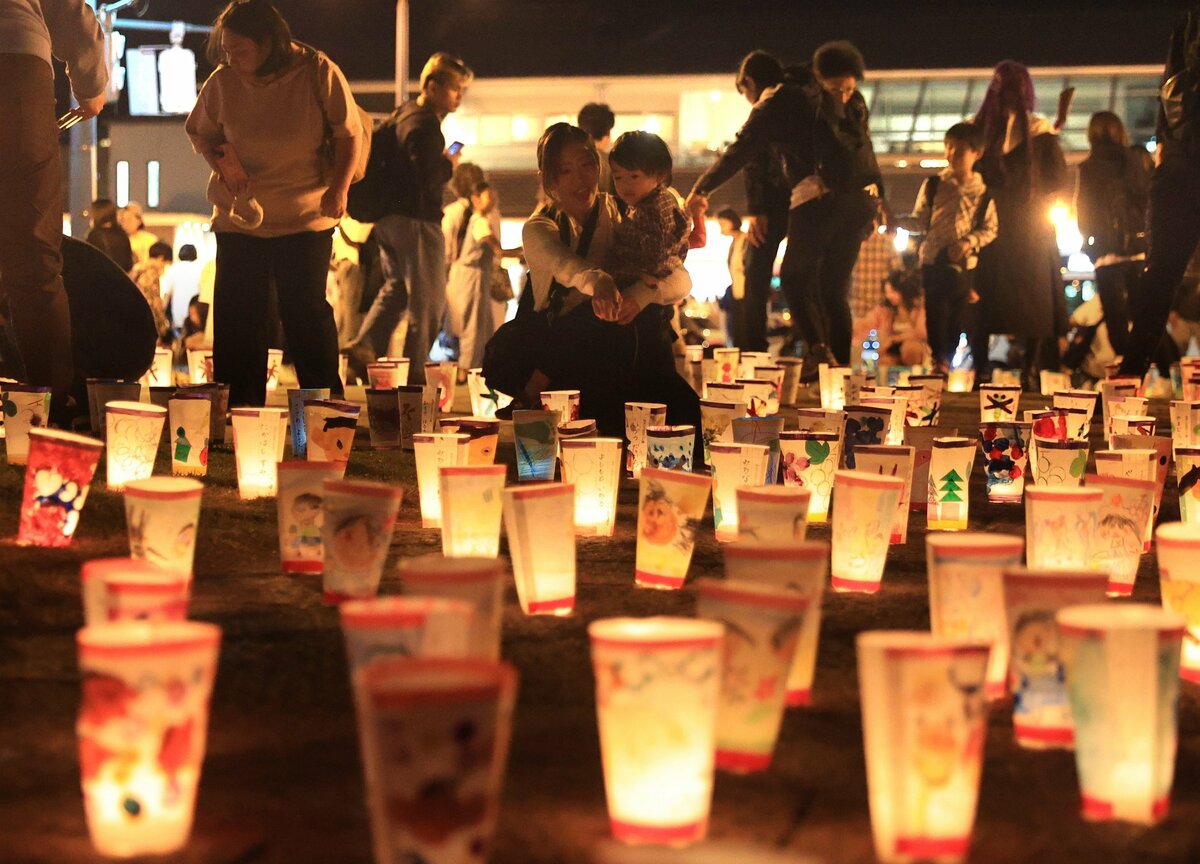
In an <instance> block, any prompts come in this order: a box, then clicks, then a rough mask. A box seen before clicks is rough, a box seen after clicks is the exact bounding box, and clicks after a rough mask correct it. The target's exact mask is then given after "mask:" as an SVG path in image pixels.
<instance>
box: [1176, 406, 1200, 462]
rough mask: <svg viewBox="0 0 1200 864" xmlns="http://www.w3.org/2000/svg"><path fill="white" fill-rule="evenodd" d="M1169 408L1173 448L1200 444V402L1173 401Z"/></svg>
mask: <svg viewBox="0 0 1200 864" xmlns="http://www.w3.org/2000/svg"><path fill="white" fill-rule="evenodd" d="M1170 410H1171V441H1172V442H1173V443H1174V445H1175V449H1176V450H1178V449H1179V448H1180V447H1197V446H1200V402H1178V401H1174V402H1172V403H1171V406H1170Z"/></svg>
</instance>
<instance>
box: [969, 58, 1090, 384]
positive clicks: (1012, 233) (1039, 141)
mask: <svg viewBox="0 0 1200 864" xmlns="http://www.w3.org/2000/svg"><path fill="white" fill-rule="evenodd" d="M1034 102H1035V100H1034V94H1033V80H1032V79H1031V78H1030V77H1029V70H1028V69H1026V68H1025V66H1024V65H1023V64H1021V63H1018V62H1016V61H1015V60H1004V61H1001V62H1000V63H999V64H997V65H996V69H995V72H994V74H993V76H992V81H991V83H990V84H989V85H988V89H987V93H986V94H985V96H984V98H983V104H982V105H980V106H979V111H978V113H977V114H976V115H975V121H974V122H975V125H976V126H977V127H979V128H980V129H981V130H982V131H983V139H984V150H983V157H982V158H981V159H980V160H979V162H978V163H977V166H976V167H977V170H978V171H979V172H980V173H981V174H982V175H983V180H984V182H985V183H986V184H987V188H988V190H989V191H990V192H991V193H992V197H993V200H994V201H995V202H996V215H997V217H998V218H999V227H998V232H997V234H996V239H995V240H994V241H993V242H992V243H991V244H990V245H989V246H987V247H985V248H984V249H983V250H982V251H981V252H980V256H979V269H978V271H977V276H976V286H977V287H976V290H977V291H978V293H979V297H980V309H979V320H980V321H981V322H987V324H986V326H985V327H983V328H981V330H982V331H983V332H981V333H979V334H978V335H977V337H976V339H975V340H974V341H975V343H976V344H973V345H972V346H971V354H972V356H973V357H974V359H975V368H976V370H977V372H976V376H975V378H976V381H979V382H982V383H986V382H987V380H988V378H987V374H986V372H987V370H986V367H987V365H988V364H987V340H988V337H989V335H990V334H992V333H1007V334H1011V335H1014V336H1016V337H1019V338H1021V339H1023V341H1024V343H1025V369H1024V376H1023V377H1024V384H1025V386H1026V388H1027V389H1037V382H1038V375H1037V373H1038V370H1039V369H1047V370H1057V369H1058V368H1059V351H1058V337H1059V336H1062V335H1064V334H1065V333H1066V332H1067V307H1066V298H1065V296H1064V294H1063V288H1062V280H1061V278H1060V277H1059V257H1058V247H1057V244H1056V242H1055V234H1054V225H1053V224H1052V223H1051V222H1050V214H1049V211H1050V206H1051V204H1052V203H1053V201H1054V197H1055V196H1056V195H1059V194H1066V193H1067V191H1068V186H1069V179H1068V175H1067V164H1066V159H1065V158H1064V157H1063V151H1062V147H1061V146H1060V145H1059V143H1058V133H1057V131H1056V130H1055V128H1054V127H1053V125H1051V123H1050V121H1048V120H1046V119H1045V118H1043V117H1041V116H1039V115H1037V114H1034V113H1033V109H1034ZM1031 385H1032V388H1031Z"/></svg>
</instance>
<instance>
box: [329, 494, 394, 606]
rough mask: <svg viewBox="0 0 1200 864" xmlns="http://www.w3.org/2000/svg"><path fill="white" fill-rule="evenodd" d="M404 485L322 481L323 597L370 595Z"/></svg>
mask: <svg viewBox="0 0 1200 864" xmlns="http://www.w3.org/2000/svg"><path fill="white" fill-rule="evenodd" d="M403 494H404V490H403V489H398V488H396V487H394V486H386V485H384V484H383V483H371V482H368V481H366V480H326V481H325V486H324V492H323V494H322V496H321V545H322V546H323V547H324V552H325V563H324V568H323V573H324V600H325V602H326V603H341V602H342V601H343V600H350V599H352V598H356V597H374V596H375V594H376V593H378V591H379V580H380V577H381V576H382V575H383V561H384V559H385V558H386V557H387V553H388V546H389V545H390V544H391V542H392V531H393V529H394V528H395V526H396V513H397V511H399V509H400V499H401V497H402V496H403Z"/></svg>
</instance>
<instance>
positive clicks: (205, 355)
mask: <svg viewBox="0 0 1200 864" xmlns="http://www.w3.org/2000/svg"><path fill="white" fill-rule="evenodd" d="M187 361H188V380H189V381H191V382H192V383H193V384H207V383H208V382H209V381H211V380H212V374H213V372H212V368H213V352H212V349H211V348H189V349H188V352H187Z"/></svg>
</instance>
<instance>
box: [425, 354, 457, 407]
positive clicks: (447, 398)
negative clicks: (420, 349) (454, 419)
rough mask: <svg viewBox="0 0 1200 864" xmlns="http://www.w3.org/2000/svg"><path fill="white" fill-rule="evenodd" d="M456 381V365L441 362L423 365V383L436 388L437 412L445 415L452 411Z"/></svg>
mask: <svg viewBox="0 0 1200 864" xmlns="http://www.w3.org/2000/svg"><path fill="white" fill-rule="evenodd" d="M457 381H458V365H457V364H455V363H453V362H450V361H443V362H440V363H435V362H433V361H430V362H427V363H426V364H425V383H426V385H429V384H433V385H436V386H437V388H438V406H437V407H438V411H439V412H440V413H442V414H445V413H447V412H449V411H452V410H453V409H454V392H455V387H456V383H457Z"/></svg>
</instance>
